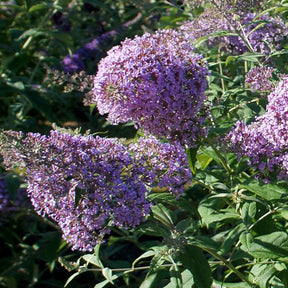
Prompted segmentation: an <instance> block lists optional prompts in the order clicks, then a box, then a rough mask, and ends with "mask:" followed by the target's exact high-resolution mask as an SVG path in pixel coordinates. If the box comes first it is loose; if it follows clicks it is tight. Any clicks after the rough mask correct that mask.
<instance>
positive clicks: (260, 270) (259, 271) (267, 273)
mask: <svg viewBox="0 0 288 288" xmlns="http://www.w3.org/2000/svg"><path fill="white" fill-rule="evenodd" d="M276 272H278V271H277V269H276V268H275V264H274V263H273V264H255V265H253V267H252V269H251V270H250V273H249V277H248V279H249V280H250V281H251V282H252V283H255V284H257V285H258V286H259V288H267V287H268V286H267V285H268V281H269V280H270V279H271V278H272V277H273V276H274V275H275V273H276Z"/></svg>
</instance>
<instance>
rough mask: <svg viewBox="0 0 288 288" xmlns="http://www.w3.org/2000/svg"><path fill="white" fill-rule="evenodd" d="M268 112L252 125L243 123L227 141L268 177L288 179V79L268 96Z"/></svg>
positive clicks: (240, 123)
mask: <svg viewBox="0 0 288 288" xmlns="http://www.w3.org/2000/svg"><path fill="white" fill-rule="evenodd" d="M268 102H269V103H268V105H267V108H266V113H265V114H263V115H262V116H260V117H257V118H256V121H255V122H254V123H252V124H250V125H246V124H244V123H243V122H242V121H241V122H237V123H236V126H235V127H234V128H233V130H232V131H231V132H230V133H229V135H228V137H227V140H228V141H229V142H230V147H231V149H232V150H233V151H234V152H236V153H237V155H238V156H239V157H242V156H248V157H249V163H250V164H251V165H252V166H253V167H255V168H256V169H257V170H258V171H259V172H260V174H262V175H265V176H266V177H267V178H268V176H269V173H270V172H275V173H276V174H277V176H278V178H279V179H287V178H288V153H287V151H288V78H284V79H283V80H282V81H281V82H280V83H279V85H278V86H277V87H276V89H275V90H274V91H273V92H272V93H270V94H269V96H268Z"/></svg>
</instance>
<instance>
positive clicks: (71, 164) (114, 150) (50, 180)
mask: <svg viewBox="0 0 288 288" xmlns="http://www.w3.org/2000/svg"><path fill="white" fill-rule="evenodd" d="M3 133H4V134H6V136H7V137H8V138H10V140H11V139H13V137H14V138H15V133H14V132H11V131H10V132H9V131H6V132H3ZM16 138H17V141H18V142H19V141H20V143H19V144H18V146H15V147H14V148H13V149H11V150H10V153H11V154H14V153H16V154H17V157H18V156H19V155H20V156H21V157H20V158H21V163H20V164H21V165H22V166H23V163H22V161H24V164H25V167H26V179H27V183H28V188H27V192H28V195H29V197H30V198H31V202H32V204H33V206H34V208H35V210H36V212H37V213H38V214H40V215H42V216H45V215H47V216H49V217H50V218H51V219H53V220H54V221H56V222H57V224H58V225H59V226H60V228H61V230H62V231H63V237H64V239H66V240H67V241H68V242H69V243H71V244H72V245H73V246H72V249H73V250H75V249H79V250H83V251H86V250H92V249H93V247H94V246H95V245H96V244H97V243H98V242H101V240H102V238H103V236H104V235H105V234H106V233H109V231H110V230H109V227H110V226H117V227H124V228H128V227H135V226H136V225H138V224H140V223H141V222H142V221H144V220H145V216H146V215H147V214H148V213H149V211H150V203H148V201H147V200H146V198H145V196H146V192H147V191H146V186H145V185H144V183H143V182H142V180H141V179H142V178H143V174H145V171H143V168H142V167H140V166H137V165H135V164H134V161H133V159H132V158H131V157H130V155H129V153H128V151H127V148H126V147H125V146H124V145H123V144H121V143H120V142H119V141H118V140H117V139H105V138H100V137H98V136H96V137H95V138H94V137H92V136H81V135H69V134H60V132H58V131H51V132H50V135H49V136H45V135H44V136H43V135H40V134H37V133H28V134H27V135H26V137H23V138H20V137H19V134H16ZM4 146H5V145H4ZM7 146H9V145H7ZM6 149H7V150H8V149H9V148H8V147H4V148H3V146H1V149H0V151H1V153H2V155H3V157H4V159H5V158H6V159H5V163H6V165H7V167H11V166H12V163H10V161H14V160H15V157H16V156H9V155H10V154H9V152H8V151H7V150H6ZM17 149H18V150H17ZM3 150H5V151H3ZM108 224H109V225H108Z"/></svg>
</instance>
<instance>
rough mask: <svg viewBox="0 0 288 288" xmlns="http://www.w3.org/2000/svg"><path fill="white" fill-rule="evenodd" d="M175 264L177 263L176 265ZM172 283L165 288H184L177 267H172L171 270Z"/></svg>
mask: <svg viewBox="0 0 288 288" xmlns="http://www.w3.org/2000/svg"><path fill="white" fill-rule="evenodd" d="M174 264H175V263H174ZM169 275H170V283H168V284H167V285H166V286H164V288H182V287H183V286H182V277H181V273H180V271H179V268H178V267H177V265H176V264H175V265H172V266H171V268H170V270H169Z"/></svg>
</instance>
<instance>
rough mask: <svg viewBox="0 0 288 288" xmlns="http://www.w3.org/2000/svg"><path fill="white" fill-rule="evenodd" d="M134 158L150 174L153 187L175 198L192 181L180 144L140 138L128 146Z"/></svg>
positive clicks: (153, 138) (152, 138) (151, 138)
mask: <svg viewBox="0 0 288 288" xmlns="http://www.w3.org/2000/svg"><path fill="white" fill-rule="evenodd" d="M129 150H130V151H132V152H133V154H134V158H135V159H136V160H137V161H138V162H140V165H143V166H144V167H145V169H146V170H147V171H149V172H150V174H149V177H150V179H149V180H148V179H147V180H148V181H147V180H146V181H147V182H148V183H149V182H150V183H151V184H152V185H153V186H159V187H160V188H163V187H165V188H167V189H168V191H169V192H170V193H172V194H174V195H176V196H180V195H182V194H183V192H184V189H185V185H186V184H189V182H190V181H191V180H192V173H191V170H190V168H189V163H188V159H187V155H186V153H185V150H184V148H183V147H182V146H181V145H180V144H169V143H161V142H160V141H159V140H158V139H156V138H155V137H153V136H151V137H147V138H140V139H138V141H137V142H136V143H133V144H131V145H130V146H129Z"/></svg>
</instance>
